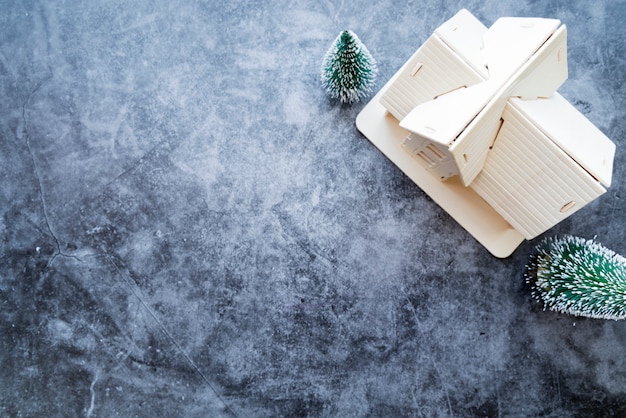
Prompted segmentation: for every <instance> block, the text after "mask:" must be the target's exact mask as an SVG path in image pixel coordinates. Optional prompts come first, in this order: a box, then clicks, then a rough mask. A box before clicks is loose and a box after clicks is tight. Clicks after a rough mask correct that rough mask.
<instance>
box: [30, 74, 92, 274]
mask: <svg viewBox="0 0 626 418" xmlns="http://www.w3.org/2000/svg"><path fill="white" fill-rule="evenodd" d="M48 79H49V78H48ZM46 80H47V79H46ZM46 80H42V81H39V82H38V83H37V84H36V85H35V87H34V88H33V89H32V91H31V92H30V93H29V94H28V97H27V98H26V100H24V101H23V103H22V136H23V137H24V138H25V139H26V147H27V148H28V153H29V155H30V160H31V163H32V164H33V175H34V176H35V180H36V181H37V191H38V195H39V201H40V202H41V207H42V211H43V217H44V222H45V224H46V229H47V231H48V234H49V235H50V236H51V237H52V239H53V241H54V244H55V247H56V250H55V252H54V254H52V257H50V260H48V264H47V266H48V267H49V266H50V265H52V263H53V262H54V260H55V259H56V258H57V256H62V257H67V258H73V259H75V260H77V261H80V262H82V260H81V259H80V258H79V257H77V256H76V255H73V254H65V253H64V252H63V251H62V250H61V242H60V241H59V238H58V237H57V235H56V234H55V232H54V230H53V229H52V225H51V223H50V217H49V216H48V205H47V204H46V199H45V196H44V192H43V184H42V181H41V172H40V169H39V165H38V164H37V159H36V158H35V152H34V151H33V147H32V146H31V144H30V133H29V131H28V118H27V117H26V107H27V106H28V104H29V103H30V101H31V99H32V98H33V96H34V95H35V93H37V91H38V90H39V89H40V88H41V86H42V85H43V83H44V81H46Z"/></svg>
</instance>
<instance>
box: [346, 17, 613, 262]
mask: <svg viewBox="0 0 626 418" xmlns="http://www.w3.org/2000/svg"><path fill="white" fill-rule="evenodd" d="M566 79H567V31H566V28H565V26H564V25H561V22H560V21H559V20H555V19H542V18H501V19H499V20H497V21H496V22H495V23H494V24H493V25H492V26H491V27H490V28H489V29H488V28H486V27H485V26H484V25H483V24H482V23H480V22H479V21H478V20H477V19H476V18H475V17H474V16H473V15H472V14H471V13H469V12H468V11H467V10H461V11H460V12H459V13H457V14H456V15H455V16H454V17H453V18H452V19H450V20H449V21H447V22H445V23H444V24H443V25H441V26H440V27H439V28H437V29H436V30H435V32H434V34H433V35H432V36H430V38H428V40H427V41H426V42H425V43H424V44H423V45H422V46H421V47H420V48H419V49H418V50H417V52H415V54H414V55H413V56H412V57H411V58H410V59H409V61H408V62H406V63H405V64H404V66H403V67H402V68H401V69H400V70H399V71H398V72H397V73H396V74H395V75H394V77H393V78H392V79H391V80H390V81H389V82H388V83H387V84H386V85H385V86H384V87H383V88H382V89H381V91H380V92H379V93H378V94H377V95H376V97H374V99H372V101H371V102H370V103H369V104H368V105H367V106H366V107H365V108H364V109H363V111H362V112H361V113H360V114H359V116H358V117H357V126H358V128H359V130H360V131H361V132H362V133H363V134H364V135H365V136H366V137H368V138H369V139H370V140H371V141H372V142H373V143H374V144H375V145H376V146H377V147H378V148H380V149H381V151H383V153H385V154H386V155H387V156H388V157H389V158H390V159H391V160H392V161H393V162H394V163H395V164H396V165H397V166H398V167H400V169H402V170H403V171H404V172H405V173H406V174H407V175H408V176H409V177H410V178H411V179H413V181H414V182H415V183H417V184H418V185H419V186H420V187H421V188H422V189H423V190H424V191H425V192H426V193H428V194H429V195H430V196H431V198H433V200H435V201H436V202H437V203H439V204H440V205H441V206H442V207H443V208H444V209H445V210H446V211H447V212H448V213H450V215H452V217H453V218H455V219H456V220H457V221H458V222H459V223H460V224H461V225H462V226H464V227H465V228H466V229H467V230H468V231H469V232H470V233H471V234H472V235H473V236H474V237H475V238H476V239H477V240H478V241H479V242H481V243H482V244H483V245H484V246H485V247H487V249H488V250H489V251H491V252H492V253H493V254H494V255H496V256H498V257H505V256H508V255H510V254H511V253H512V252H513V251H514V250H515V248H517V246H518V245H519V244H520V243H521V242H522V241H523V239H524V238H525V239H531V238H534V237H536V236H537V235H539V234H541V233H543V232H544V231H546V230H548V229H549V228H551V227H552V226H554V225H555V224H557V223H558V222H560V221H561V220H563V219H565V218H566V217H568V216H570V215H571V214H573V213H574V212H576V211H577V210H579V209H580V208H582V207H583V206H584V205H586V204H587V203H589V202H591V201H592V200H594V199H595V198H597V197H598V196H600V195H601V194H603V193H604V192H605V191H606V189H605V187H608V186H609V185H610V184H611V175H612V170H613V157H614V154H615V145H614V144H613V142H611V141H610V140H609V139H608V138H607V137H606V136H605V135H604V134H603V133H602V132H600V130H599V129H597V128H596V127H595V126H594V125H593V124H592V123H591V122H590V121H589V120H587V118H585V116H584V115H582V114H581V113H580V112H579V111H578V110H576V108H574V106H572V105H571V104H570V103H569V102H568V101H567V100H565V99H564V98H563V97H562V96H560V95H559V94H558V93H557V92H556V90H557V89H558V87H559V86H560V85H561V84H562V83H563V82H564V81H565V80H566Z"/></svg>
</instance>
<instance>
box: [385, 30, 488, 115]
mask: <svg viewBox="0 0 626 418" xmlns="http://www.w3.org/2000/svg"><path fill="white" fill-rule="evenodd" d="M443 68H445V71H442V69H443ZM480 81H482V78H481V77H480V75H479V74H478V73H476V72H475V71H474V70H473V69H472V68H471V67H470V66H469V65H468V64H466V63H465V62H464V61H463V60H462V59H461V57H459V56H458V55H456V54H455V53H454V52H453V51H452V50H451V49H450V48H449V47H448V46H447V45H446V44H445V43H443V41H441V39H439V38H438V37H436V36H431V37H430V38H428V40H427V41H426V43H424V45H422V47H421V48H420V49H418V51H417V52H416V53H415V54H414V55H413V56H412V57H411V59H409V61H408V62H407V63H405V65H404V66H403V67H402V69H401V70H400V74H399V77H398V78H397V80H396V82H395V83H393V84H392V85H390V86H389V88H387V89H386V91H385V92H384V93H383V95H382V98H381V104H382V105H383V106H384V107H385V108H386V109H387V111H388V112H389V113H391V114H392V115H393V116H394V117H395V118H396V119H398V120H399V121H400V120H402V119H403V118H404V117H405V116H406V115H407V114H408V113H409V112H410V111H411V110H413V108H414V107H416V106H417V105H419V104H422V103H424V102H427V101H429V100H432V99H434V98H435V97H437V96H440V95H442V94H445V93H447V92H449V91H452V90H454V89H457V88H459V87H462V86H466V87H467V86H471V85H474V84H476V83H478V82H480Z"/></svg>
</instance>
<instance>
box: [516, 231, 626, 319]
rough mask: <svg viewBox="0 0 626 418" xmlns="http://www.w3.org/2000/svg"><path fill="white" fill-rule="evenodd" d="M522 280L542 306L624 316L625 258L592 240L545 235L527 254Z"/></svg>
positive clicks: (606, 316)
mask: <svg viewBox="0 0 626 418" xmlns="http://www.w3.org/2000/svg"><path fill="white" fill-rule="evenodd" d="M526 281H527V282H528V283H529V284H531V285H532V286H533V296H534V297H535V299H537V300H539V301H543V303H544V309H545V307H548V308H550V309H552V310H554V311H558V312H562V313H567V314H570V315H578V316H586V317H589V318H601V319H616V320H617V319H625V318H626V259H625V258H624V257H622V256H620V255H619V254H616V253H615V252H613V251H611V250H609V249H607V248H605V247H604V246H602V245H601V244H598V243H597V242H595V241H593V240H585V239H584V238H580V237H573V236H565V237H562V238H548V239H546V240H544V241H543V242H542V243H541V244H540V245H539V246H538V247H537V253H536V254H534V255H533V256H531V259H530V262H529V263H528V265H527V272H526Z"/></svg>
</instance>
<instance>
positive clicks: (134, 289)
mask: <svg viewBox="0 0 626 418" xmlns="http://www.w3.org/2000/svg"><path fill="white" fill-rule="evenodd" d="M101 255H102V256H103V257H104V258H105V259H106V260H107V261H108V262H109V263H111V264H112V265H113V267H114V268H115V270H116V271H117V273H118V274H119V276H120V277H122V278H123V280H124V282H126V285H127V286H128V287H129V289H130V292H131V293H132V294H133V296H135V297H136V298H137V300H138V301H139V304H140V305H141V306H142V307H143V308H144V309H145V310H146V311H147V312H148V314H149V315H150V317H152V319H153V320H154V321H155V322H156V324H157V326H158V328H159V329H160V330H161V332H162V333H163V334H164V335H165V336H166V337H167V339H168V340H170V342H171V343H172V344H174V347H176V350H177V351H178V352H179V353H180V354H181V355H182V357H183V358H184V359H185V361H186V362H187V363H189V365H190V366H191V367H192V368H193V369H194V370H195V371H196V373H198V375H200V377H201V378H202V380H204V382H205V383H206V384H207V385H208V387H209V388H210V389H211V391H213V393H214V394H215V396H216V397H217V399H219V400H220V401H221V402H222V404H223V405H224V408H225V409H226V410H227V411H228V412H230V413H231V414H232V415H233V416H234V417H237V416H238V414H237V413H236V412H235V411H234V409H233V408H232V407H231V406H230V405H229V404H228V403H227V402H226V400H225V399H224V398H223V397H222V396H221V395H220V394H219V392H218V391H217V390H216V389H215V386H214V385H213V383H212V382H211V380H210V379H209V378H208V377H207V376H206V375H205V374H204V373H203V372H202V370H201V369H200V367H199V366H198V365H197V364H196V362H195V361H193V359H192V358H191V357H190V356H189V354H187V352H186V351H185V350H184V349H183V347H182V345H181V344H180V343H179V342H178V340H177V339H176V338H174V336H173V335H172V333H170V332H169V331H168V330H167V328H166V327H165V325H164V324H163V322H162V321H161V320H160V319H159V317H158V316H157V314H156V313H155V312H154V311H153V310H152V309H151V308H150V306H148V303H147V302H146V301H145V299H144V298H143V296H142V295H141V289H139V288H138V286H137V283H136V281H135V280H134V278H133V277H132V273H131V272H130V270H129V269H128V267H126V265H125V263H124V261H123V260H121V259H120V258H119V257H118V256H114V255H111V254H108V253H103V254H101ZM118 263H119V264H120V265H118ZM122 269H123V270H125V271H124V272H123V271H122Z"/></svg>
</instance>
